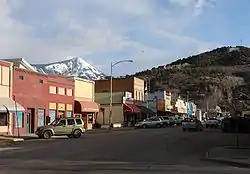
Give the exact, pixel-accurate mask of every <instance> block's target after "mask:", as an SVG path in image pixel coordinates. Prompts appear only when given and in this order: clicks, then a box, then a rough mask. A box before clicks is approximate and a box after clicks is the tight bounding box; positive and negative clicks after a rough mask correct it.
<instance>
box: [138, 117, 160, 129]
mask: <svg viewBox="0 0 250 174" xmlns="http://www.w3.org/2000/svg"><path fill="white" fill-rule="evenodd" d="M163 126H164V121H163V119H161V118H160V117H151V118H147V119H145V120H143V121H141V122H138V123H136V124H135V127H136V128H152V127H157V128H160V127H163Z"/></svg>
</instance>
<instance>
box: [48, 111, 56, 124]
mask: <svg viewBox="0 0 250 174" xmlns="http://www.w3.org/2000/svg"><path fill="white" fill-rule="evenodd" d="M49 117H50V123H52V122H53V121H54V120H55V119H56V110H49Z"/></svg>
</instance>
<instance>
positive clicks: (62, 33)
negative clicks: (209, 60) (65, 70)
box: [0, 0, 250, 76]
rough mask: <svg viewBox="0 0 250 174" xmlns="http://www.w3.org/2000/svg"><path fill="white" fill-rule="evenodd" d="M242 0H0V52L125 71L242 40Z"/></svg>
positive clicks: (245, 34) (245, 27) (246, 26)
mask: <svg viewBox="0 0 250 174" xmlns="http://www.w3.org/2000/svg"><path fill="white" fill-rule="evenodd" d="M248 7H250V1H249V0H53V1H52V0H43V1H41V0H0V22H1V25H0V38H1V39H0V46H1V47H0V57H10V58H12V57H23V58H25V59H26V60H27V61H29V62H30V63H49V62H53V61H58V60H63V59H66V58H67V57H71V56H80V57H82V58H83V59H84V60H86V61H88V62H89V63H91V64H93V65H94V66H96V67H98V68H99V69H100V70H102V71H103V72H104V73H106V74H109V69H110V68H109V65H110V62H111V61H118V60H123V59H133V60H134V63H132V64H131V63H130V64H128V63H126V64H123V65H118V66H117V67H116V69H114V74H115V75H117V76H118V75H125V74H131V73H134V72H137V71H140V70H144V69H151V68H152V67H154V66H159V65H164V64H167V63H170V62H171V61H174V60H176V59H178V58H182V57H186V56H189V55H192V54H197V53H200V52H203V51H207V50H211V49H213V48H216V47H219V46H224V45H232V46H234V45H239V44H240V40H241V39H242V41H243V44H244V45H245V46H248V45H249V43H250V34H249V31H250V23H249V16H250V10H248Z"/></svg>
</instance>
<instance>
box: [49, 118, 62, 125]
mask: <svg viewBox="0 0 250 174" xmlns="http://www.w3.org/2000/svg"><path fill="white" fill-rule="evenodd" d="M59 120H60V119H55V120H54V121H53V122H51V123H50V124H49V125H52V126H56V125H57V124H58V123H59Z"/></svg>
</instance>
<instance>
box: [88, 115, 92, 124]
mask: <svg viewBox="0 0 250 174" xmlns="http://www.w3.org/2000/svg"><path fill="white" fill-rule="evenodd" d="M88 123H93V114H88Z"/></svg>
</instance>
